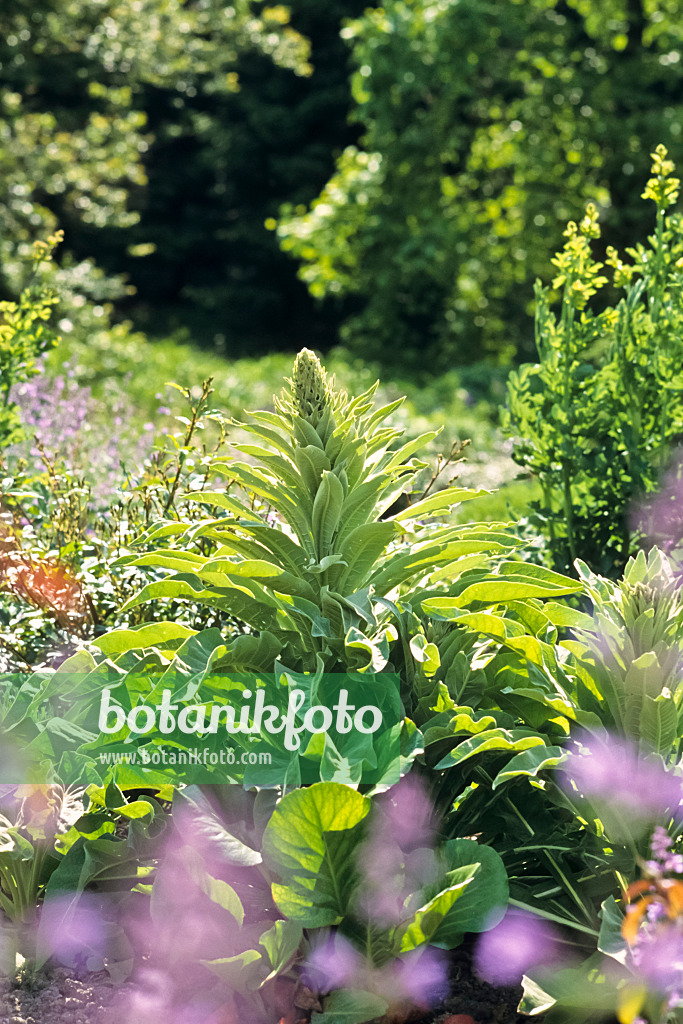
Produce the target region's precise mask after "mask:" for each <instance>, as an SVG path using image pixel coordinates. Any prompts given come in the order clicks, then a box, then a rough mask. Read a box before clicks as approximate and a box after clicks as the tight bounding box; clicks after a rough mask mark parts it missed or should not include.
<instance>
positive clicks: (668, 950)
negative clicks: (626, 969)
mask: <svg viewBox="0 0 683 1024" xmlns="http://www.w3.org/2000/svg"><path fill="white" fill-rule="evenodd" d="M631 954H632V957H633V963H634V964H635V966H636V968H637V971H638V974H640V976H641V977H642V978H643V980H644V981H645V982H646V984H647V987H648V988H649V989H654V990H656V991H658V992H671V991H680V990H681V989H683V934H682V933H681V930H680V928H678V927H676V926H675V925H671V926H670V927H663V928H662V927H660V928H659V929H658V930H657V931H654V932H652V931H648V930H647V929H644V930H641V931H640V932H639V934H638V938H637V941H636V943H635V945H634V946H633V949H632V951H631Z"/></svg>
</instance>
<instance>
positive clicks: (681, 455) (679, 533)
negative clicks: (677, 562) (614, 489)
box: [630, 449, 683, 552]
mask: <svg viewBox="0 0 683 1024" xmlns="http://www.w3.org/2000/svg"><path fill="white" fill-rule="evenodd" d="M630 525H631V529H632V530H638V531H640V532H641V533H643V534H644V535H645V536H646V537H647V539H648V540H649V541H650V544H651V545H652V544H656V545H657V547H660V548H662V549H663V550H664V551H667V552H668V551H671V550H672V549H673V548H675V547H677V546H678V545H679V544H680V542H681V540H682V539H683V449H679V450H678V451H677V452H676V453H675V454H674V456H673V458H672V459H671V462H670V464H669V470H668V472H667V473H666V475H665V476H664V479H663V480H662V483H661V487H660V489H659V491H658V492H657V494H655V495H654V496H652V495H650V496H649V497H648V498H646V499H643V500H642V501H641V502H639V503H638V504H637V505H635V506H634V508H633V509H632V511H631V515H630Z"/></svg>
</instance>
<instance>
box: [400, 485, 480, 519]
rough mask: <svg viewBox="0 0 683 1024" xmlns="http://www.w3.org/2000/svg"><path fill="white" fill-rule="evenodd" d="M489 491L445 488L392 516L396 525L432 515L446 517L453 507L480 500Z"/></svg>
mask: <svg viewBox="0 0 683 1024" xmlns="http://www.w3.org/2000/svg"><path fill="white" fill-rule="evenodd" d="M490 493H491V492H490V491H485V490H479V491H475V490H472V489H471V488H468V487H446V488H444V490H443V491H437V493H436V494H432V495H430V496H429V497H428V498H423V499H422V501H418V502H416V503H415V504H414V505H409V506H408V508H406V509H404V510H403V511H402V512H399V513H398V514H397V515H395V516H393V519H394V521H395V522H397V523H405V522H407V521H409V520H411V519H424V518H425V517H428V518H429V517H431V516H434V515H446V514H447V513H448V512H449V511H450V510H451V508H452V507H453V505H459V504H460V503H461V502H463V501H471V500H472V499H473V498H481V497H482V495H484V494H490Z"/></svg>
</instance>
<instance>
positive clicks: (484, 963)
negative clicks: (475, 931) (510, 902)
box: [474, 907, 560, 985]
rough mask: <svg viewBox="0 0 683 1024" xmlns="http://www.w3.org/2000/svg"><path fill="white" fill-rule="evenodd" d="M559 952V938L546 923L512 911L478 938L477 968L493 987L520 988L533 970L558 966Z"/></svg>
mask: <svg viewBox="0 0 683 1024" xmlns="http://www.w3.org/2000/svg"><path fill="white" fill-rule="evenodd" d="M559 951H560V947H559V939H558V935H557V933H556V931H555V929H554V928H553V927H552V926H551V925H550V924H548V922H547V921H544V920H543V919H542V918H540V917H536V916H535V915H534V914H530V913H527V912H525V911H523V910H516V909H515V908H512V907H511V908H510V909H509V910H508V911H507V913H506V915H505V917H504V918H503V920H502V921H501V922H500V924H498V925H496V927H495V928H492V929H491V930H490V931H488V932H483V934H482V935H481V937H480V938H479V941H478V943H477V948H476V951H475V954H474V968H475V970H476V972H477V974H478V975H479V976H480V977H481V978H483V979H484V981H488V982H489V984H491V985H518V984H519V982H520V981H521V979H522V975H523V974H526V973H527V972H528V971H530V970H532V969H533V968H534V967H540V966H544V967H545V966H550V965H551V964H553V963H556V962H557V961H558V960H559Z"/></svg>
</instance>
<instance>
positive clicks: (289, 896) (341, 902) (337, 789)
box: [263, 782, 370, 928]
mask: <svg viewBox="0 0 683 1024" xmlns="http://www.w3.org/2000/svg"><path fill="white" fill-rule="evenodd" d="M369 810H370V800H369V798H368V797H365V796H362V795H361V794H360V793H358V792H357V791H356V790H354V789H350V788H349V787H348V786H344V785H342V784H341V783H336V782H327V783H316V784H315V785H313V786H309V787H308V788H307V789H299V790H293V791H292V792H291V793H288V794H287V795H286V796H285V797H283V799H282V800H281V801H280V803H279V804H278V805H277V806H276V808H275V810H274V812H273V816H272V817H271V819H270V821H269V822H268V825H267V827H266V830H265V833H264V836H263V857H264V861H265V863H266V865H267V867H268V868H269V869H270V870H271V871H272V872H273V873H274V874H275V875H276V876H278V877H279V879H280V881H279V882H277V883H276V884H274V885H273V898H274V899H275V902H276V903H277V905H278V907H279V908H280V910H281V911H282V913H283V914H284V915H285V916H286V917H288V918H289V919H290V920H292V921H298V922H299V923H300V924H301V925H303V926H304V927H305V928H317V927H323V926H325V925H331V924H335V923H337V922H338V921H340V920H341V919H342V918H343V917H344V915H345V914H346V913H347V912H348V910H349V909H350V899H351V894H352V893H353V891H354V888H355V884H356V874H355V867H354V864H353V854H354V851H355V849H356V847H357V844H358V842H359V840H360V837H361V835H362V831H361V830H362V825H363V822H364V820H365V818H366V816H367V814H368V811H369Z"/></svg>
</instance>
